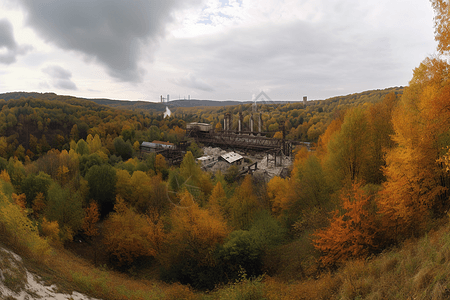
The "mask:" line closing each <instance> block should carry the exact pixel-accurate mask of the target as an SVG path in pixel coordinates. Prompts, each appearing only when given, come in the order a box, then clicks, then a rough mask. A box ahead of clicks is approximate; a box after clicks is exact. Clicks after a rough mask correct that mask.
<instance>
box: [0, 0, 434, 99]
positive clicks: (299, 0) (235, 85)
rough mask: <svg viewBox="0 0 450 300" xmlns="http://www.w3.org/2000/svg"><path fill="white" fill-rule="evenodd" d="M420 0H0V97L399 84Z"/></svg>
mask: <svg viewBox="0 0 450 300" xmlns="http://www.w3.org/2000/svg"><path fill="white" fill-rule="evenodd" d="M433 16H434V14H433V10H432V7H431V4H430V2H429V1H427V0H365V1H361V0H133V1H123V0H77V1H73V0H0V93H6V92H14V91H26V92H54V93H57V94H60V95H73V96H77V97H85V98H109V99H122V100H146V101H159V99H160V97H161V95H163V97H166V96H167V95H170V96H169V98H170V100H176V99H179V98H181V99H184V98H186V99H187V98H188V97H190V98H191V99H209V100H253V99H254V98H255V96H256V95H258V94H259V93H260V92H262V91H263V92H264V93H265V94H267V95H268V96H269V97H270V98H271V99H272V100H284V101H295V100H302V98H303V96H307V97H308V100H321V99H327V98H330V97H334V96H340V95H347V94H352V93H357V92H362V91H366V90H373V89H384V88H388V87H394V86H406V85H408V82H409V80H410V79H411V78H412V72H413V69H414V68H416V67H417V66H419V64H420V62H421V61H422V60H423V59H425V58H426V57H427V56H430V55H433V54H434V53H435V49H436V42H435V41H434V28H433V24H434V21H433Z"/></svg>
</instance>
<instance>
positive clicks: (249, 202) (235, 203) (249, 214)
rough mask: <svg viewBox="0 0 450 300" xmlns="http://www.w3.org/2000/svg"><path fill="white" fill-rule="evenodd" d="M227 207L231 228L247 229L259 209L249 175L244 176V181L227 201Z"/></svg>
mask: <svg viewBox="0 0 450 300" xmlns="http://www.w3.org/2000/svg"><path fill="white" fill-rule="evenodd" d="M228 205H229V211H230V217H231V224H232V225H233V227H234V228H237V229H248V228H249V227H250V225H251V223H252V221H253V216H254V214H255V213H256V212H257V210H258V209H260V208H261V205H260V202H259V200H258V198H257V197H256V195H255V191H254V188H253V183H252V177H251V175H247V176H245V178H244V181H242V183H241V185H240V186H239V187H238V188H237V189H236V191H235V193H234V195H233V197H231V199H230V200H229V201H228Z"/></svg>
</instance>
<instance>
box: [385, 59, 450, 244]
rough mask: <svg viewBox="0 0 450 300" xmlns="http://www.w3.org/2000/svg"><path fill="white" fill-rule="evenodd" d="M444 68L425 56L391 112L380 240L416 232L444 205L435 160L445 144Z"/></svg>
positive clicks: (443, 182)
mask: <svg viewBox="0 0 450 300" xmlns="http://www.w3.org/2000/svg"><path fill="white" fill-rule="evenodd" d="M448 68H449V65H448V64H447V62H445V61H443V60H441V59H438V58H427V59H425V61H424V62H422V63H421V64H420V66H419V67H418V68H416V69H415V70H414V76H413V78H412V80H411V81H410V84H409V86H408V87H407V88H405V90H404V93H403V96H402V98H401V99H400V101H399V103H398V106H397V108H396V110H395V111H394V113H393V117H392V124H393V128H394V131H395V134H394V135H393V136H392V139H393V141H394V142H395V143H396V147H393V148H392V149H390V150H389V151H388V152H387V154H386V167H385V168H384V169H383V174H384V175H385V177H386V179H387V181H386V182H385V183H384V184H383V188H384V189H383V191H382V192H381V197H380V200H379V202H378V206H379V207H380V213H381V216H382V221H383V223H382V224H383V229H384V232H385V234H386V236H385V239H386V240H390V241H392V242H395V241H397V240H398V239H403V238H406V237H409V236H411V235H417V234H420V233H422V232H423V231H424V230H425V229H426V228H427V227H428V224H429V223H430V221H431V219H430V218H431V215H432V214H434V215H435V216H440V215H442V214H443V212H444V211H446V210H447V209H448V207H450V203H449V201H448V192H447V189H448V187H449V186H450V182H449V177H448V175H446V174H445V172H444V169H443V166H442V165H441V164H440V163H439V157H440V155H441V153H442V151H443V149H444V148H445V147H446V146H448V145H450V140H449V139H448V137H449V131H448V128H449V125H450V107H449V106H448V96H449V94H450V85H449V79H448V75H447V74H448Z"/></svg>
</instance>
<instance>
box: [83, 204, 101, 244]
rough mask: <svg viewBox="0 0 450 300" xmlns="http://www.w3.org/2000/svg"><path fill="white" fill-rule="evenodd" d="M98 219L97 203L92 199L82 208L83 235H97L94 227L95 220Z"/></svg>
mask: <svg viewBox="0 0 450 300" xmlns="http://www.w3.org/2000/svg"><path fill="white" fill-rule="evenodd" d="M99 220H100V214H99V212H98V205H97V203H95V202H94V201H92V202H91V203H89V205H88V206H87V207H86V208H85V209H84V218H83V225H82V228H83V232H84V234H85V235H87V236H89V237H92V236H96V235H98V229H97V227H96V225H97V222H98V221H99Z"/></svg>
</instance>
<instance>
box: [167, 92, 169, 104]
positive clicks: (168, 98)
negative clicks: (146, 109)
mask: <svg viewBox="0 0 450 300" xmlns="http://www.w3.org/2000/svg"><path fill="white" fill-rule="evenodd" d="M167 102H169V94H167Z"/></svg>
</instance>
